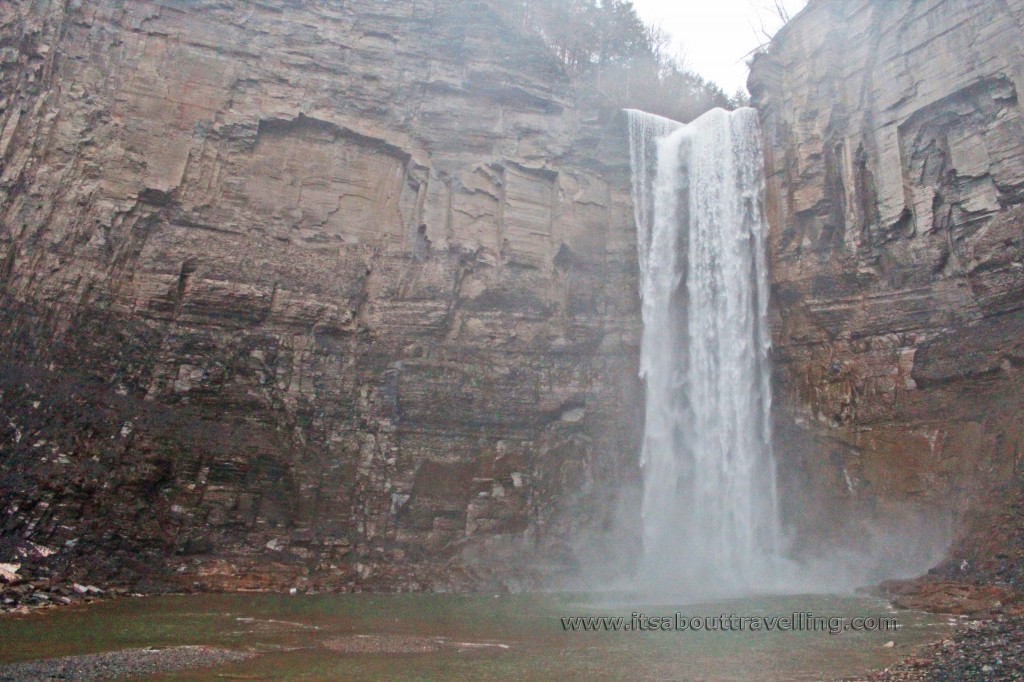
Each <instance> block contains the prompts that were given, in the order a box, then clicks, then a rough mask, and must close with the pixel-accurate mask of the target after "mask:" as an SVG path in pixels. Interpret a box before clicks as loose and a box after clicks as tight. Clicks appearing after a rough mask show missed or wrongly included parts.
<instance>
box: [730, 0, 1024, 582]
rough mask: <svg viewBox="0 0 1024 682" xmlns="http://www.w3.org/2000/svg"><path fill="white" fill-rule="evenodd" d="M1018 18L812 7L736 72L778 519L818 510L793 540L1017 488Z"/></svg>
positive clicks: (1023, 207)
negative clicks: (758, 219)
mask: <svg viewBox="0 0 1024 682" xmlns="http://www.w3.org/2000/svg"><path fill="white" fill-rule="evenodd" d="M1022 26H1024V5H1022V4H1021V3H1019V2H998V3H991V2H980V1H971V0H929V1H927V2H910V1H905V2H904V1H898V2H881V1H878V2H872V1H868V2H865V1H861V0H856V1H855V0H834V1H831V2H824V1H819V2H811V4H810V6H809V7H808V8H807V9H806V10H805V11H804V12H803V13H801V14H800V15H799V16H798V17H797V18H796V19H794V21H792V22H791V24H790V25H789V26H787V27H786V28H785V29H784V30H783V31H782V32H781V33H780V35H779V36H778V37H777V38H776V40H775V41H774V42H773V44H772V46H771V49H770V50H769V52H768V53H767V54H765V55H761V56H760V57H758V58H757V60H756V62H755V64H754V67H753V72H752V76H751V81H750V86H751V90H752V92H753V95H754V101H755V105H756V106H757V107H759V108H760V110H761V111H762V113H763V120H764V128H765V135H766V143H767V144H766V146H767V148H768V152H769V153H768V159H767V164H768V170H769V175H770V177H769V200H770V203H771V204H772V205H771V222H772V226H773V234H772V240H771V250H772V253H771V263H772V278H773V287H774V291H773V293H774V300H775V303H776V313H777V315H776V319H775V328H774V339H775V351H776V355H775V360H776V366H777V370H778V381H777V388H778V393H779V394H780V395H779V399H780V402H781V403H782V405H783V408H782V409H781V410H780V414H779V420H778V421H779V436H780V438H779V440H780V444H779V446H778V453H779V455H780V457H781V458H782V459H783V466H784V467H785V468H786V469H787V471H789V472H790V473H791V474H792V475H791V476H790V477H789V480H790V481H793V482H796V483H798V484H799V485H794V486H793V492H792V497H791V498H790V499H791V500H795V501H796V502H797V504H793V505H792V509H793V510H795V509H796V508H797V507H798V505H799V504H800V503H804V504H807V503H813V506H814V508H817V509H819V510H822V513H821V514H818V515H816V518H815V519H813V520H811V519H808V518H806V517H804V518H794V521H795V523H797V524H798V525H802V526H803V527H804V528H805V529H806V530H811V531H822V532H824V531H825V530H827V529H832V528H835V527H837V526H838V525H841V524H842V523H843V519H844V517H847V516H850V515H852V514H854V513H857V512H862V513H867V515H869V516H874V518H876V519H879V520H880V522H881V523H883V524H884V523H886V522H890V521H892V519H893V518H895V516H896V515H897V514H898V513H899V510H903V511H904V512H905V511H906V510H907V509H908V508H911V507H915V506H916V507H917V508H918V511H919V512H920V513H922V514H923V515H924V516H925V517H928V516H932V515H934V510H936V509H943V508H944V509H952V510H953V511H955V512H956V513H958V514H959V513H963V512H964V511H965V510H967V509H968V508H970V507H971V506H972V504H973V503H975V502H978V501H979V499H980V498H982V497H984V496H986V495H989V494H990V493H992V492H993V491H997V492H998V493H999V494H1000V495H1004V494H1005V495H1009V496H1010V498H1011V499H1012V498H1013V497H1014V495H1015V494H1016V493H1015V492H1014V490H1015V488H1016V486H1018V485H1019V483H1020V478H1021V453H1022V452H1024V421H1022V420H1021V414H1022V413H1024V374H1022V371H1021V359H1022V345H1021V344H1022V343H1024V203H1022V200H1024V118H1022V116H1021V110H1020V102H1019V98H1020V93H1021V88H1022V86H1024V80H1022V79H1024V52H1022V51H1021V45H1022V44H1024V29H1022ZM800 490H802V491H812V492H810V493H807V492H804V493H799V492H798V491H800ZM908 503H909V505H910V507H908ZM1011 525H1012V524H1011ZM812 537H813V534H812ZM1010 542H1013V540H1012V538H1007V539H1006V543H1010ZM1006 543H1004V544H1006ZM969 544H970V543H969V542H968V543H967V544H965V543H964V542H963V541H962V542H960V543H958V545H957V546H956V547H955V548H954V554H955V555H956V554H958V553H959V556H952V557H951V561H952V562H953V563H955V565H956V566H957V569H956V570H960V569H959V566H960V565H961V562H962V559H963V556H966V555H967V554H969V553H970V549H969V547H968V545H969ZM968 564H969V566H970V567H968V566H967V565H968ZM974 565H975V563H974V562H973V557H972V561H971V562H964V571H970V570H973V567H974Z"/></svg>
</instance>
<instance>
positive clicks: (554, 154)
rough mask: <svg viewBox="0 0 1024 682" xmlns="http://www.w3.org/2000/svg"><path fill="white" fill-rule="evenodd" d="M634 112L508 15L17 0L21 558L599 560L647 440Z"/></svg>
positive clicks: (136, 574)
mask: <svg viewBox="0 0 1024 682" xmlns="http://www.w3.org/2000/svg"><path fill="white" fill-rule="evenodd" d="M616 116H617V115H616V114H614V113H610V112H601V111H596V112H595V111H592V110H589V109H587V108H586V107H580V106H577V105H576V103H575V102H574V101H573V98H572V95H571V92H570V85H569V83H568V81H567V79H566V78H565V76H564V75H563V74H562V73H561V71H560V70H559V68H558V66H557V64H555V63H554V62H553V61H552V60H551V59H550V58H549V57H548V56H547V53H546V52H545V50H544V49H543V47H542V46H540V45H534V44H531V43H530V42H529V41H528V40H524V39H523V38H522V37H521V36H516V35H515V34H514V33H513V32H512V31H510V30H508V29H507V27H505V26H503V25H502V23H501V21H500V20H499V19H498V18H497V17H496V16H495V15H494V14H493V13H491V12H490V11H489V10H487V9H486V8H485V7H484V6H483V5H481V4H480V3H474V2H461V1H460V2H449V1H447V0H444V1H440V0H438V1H432V0H428V1H427V2H387V3H381V2H370V1H363V0H357V1H355V2H345V3H337V2H327V1H323V2H318V1H313V2H306V3H295V2H290V1H287V0H268V1H266V2H259V3H249V2H205V1H202V0H197V1H195V2H187V3H186V2H170V1H165V0H152V1H140V2H135V1H133V2H123V1H122V0H87V1H84V2H77V1H74V2H57V1H49V2H48V1H41V2H32V3H3V4H2V5H0V221H2V222H0V296H2V310H0V405H2V409H3V413H4V418H3V420H2V421H0V500H2V503H0V534H2V536H3V537H5V538H8V539H10V540H11V542H14V541H16V542H18V543H25V542H29V543H34V545H37V546H41V547H46V548H50V549H54V550H58V551H57V553H56V554H54V555H52V556H50V557H48V558H46V560H45V562H46V563H47V564H48V565H49V566H51V567H53V568H54V569H55V570H56V571H57V573H58V574H60V575H64V574H66V575H68V576H71V577H73V576H76V575H79V574H85V575H87V576H88V577H89V578H88V579H89V580H91V581H93V582H95V581H99V580H102V579H107V580H114V581H116V580H123V581H127V582H132V583H137V582H139V581H140V580H142V581H150V582H151V583H152V582H156V583H160V584H166V583H167V582H168V581H169V580H170V581H173V583H174V584H177V585H179V586H196V585H198V586H200V587H207V588H283V587H290V586H293V585H297V586H300V587H303V586H305V587H309V588H331V589H355V588H361V587H364V586H365V587H373V588H378V589H391V588H395V589H398V588H401V589H425V588H448V587H466V586H472V585H476V584H480V583H481V582H487V581H488V580H491V579H492V576H497V577H498V578H500V579H501V580H502V581H504V582H506V583H508V582H517V581H518V582H530V581H534V580H538V579H540V578H542V577H544V575H542V574H543V573H544V572H545V571H547V572H548V573H558V572H565V571H567V570H572V569H573V565H572V562H573V561H575V560H576V556H577V554H576V548H575V547H574V546H572V545H571V544H570V538H573V539H575V540H574V541H579V540H580V539H581V538H586V537H588V535H591V534H592V531H598V530H600V531H602V533H605V534H607V531H608V529H609V528H610V527H611V525H612V524H613V522H614V514H613V512H614V510H615V509H616V508H617V506H618V504H619V500H617V498H616V497H615V495H616V493H618V494H619V495H625V496H628V495H631V494H635V493H634V492H631V491H635V488H634V487H631V486H630V484H629V483H630V481H635V479H636V471H635V467H636V464H635V462H636V453H637V452H638V448H639V437H640V432H639V431H640V429H641V428H642V426H641V425H642V419H641V418H640V415H639V412H640V410H642V407H641V405H642V400H641V399H640V396H641V386H640V384H639V381H638V380H637V379H636V367H635V365H636V358H637V340H638V335H639V324H640V322H639V312H638V300H637V293H636V292H637V285H636V272H635V269H636V264H635V260H636V256H635V253H636V246H635V233H634V227H633V220H632V211H631V207H630V206H631V204H630V198H629V189H628V188H629V177H628V173H629V170H628V154H627V151H626V147H625V145H626V140H625V125H624V123H623V121H622V120H621V119H618V118H616ZM608 159H611V160H612V161H611V162H609V161H608ZM610 483H614V485H609V484H610ZM570 531H572V532H571V533H570ZM611 537H614V533H612V534H611ZM619 550H620V551H621V550H622V546H621V545H619ZM626 554H628V552H626ZM535 555H542V556H544V557H545V558H546V561H547V563H546V564H543V565H542V564H541V563H540V562H537V561H536V560H535V559H532V561H533V563H534V564H535V565H540V566H542V568H540V569H537V570H534V571H532V572H530V571H526V570H525V568H524V567H525V566H527V565H528V564H529V563H530V562H531V559H530V557H531V556H535ZM0 560H3V558H2V557H0ZM169 576H173V577H169Z"/></svg>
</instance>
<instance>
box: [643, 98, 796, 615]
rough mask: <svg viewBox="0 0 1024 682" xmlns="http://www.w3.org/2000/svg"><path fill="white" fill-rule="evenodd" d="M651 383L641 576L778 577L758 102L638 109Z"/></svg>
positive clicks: (700, 580)
mask: <svg viewBox="0 0 1024 682" xmlns="http://www.w3.org/2000/svg"><path fill="white" fill-rule="evenodd" d="M628 114H629V126H630V143H631V161H632V170H633V199H634V202H633V203H634V206H635V211H636V222H637V230H638V246H639V256H640V278H641V289H642V291H641V294H642V297H643V325H644V332H643V344H642V349H641V360H640V368H641V369H640V371H641V376H642V377H643V378H644V380H645V382H646V391H647V404H646V424H645V428H644V443H643V453H642V458H641V465H642V467H643V473H644V498H643V510H642V513H643V545H644V556H643V562H642V567H641V574H640V578H641V581H640V582H641V586H642V587H645V588H650V589H657V590H664V591H671V592H677V593H700V594H701V595H709V594H715V595H729V594H741V593H746V592H752V591H757V590H759V589H768V588H770V587H771V585H772V584H773V583H774V579H773V578H774V575H773V574H774V573H775V572H776V569H775V568H774V567H775V565H776V559H777V557H778V555H779V544H780V531H779V521H778V510H777V506H778V505H777V500H776V493H775V464H774V459H773V457H772V451H771V427H770V421H769V412H770V408H771V389H770V381H769V365H768V351H769V346H770V339H769V331H768V327H767V320H766V317H767V304H768V280H767V268H766V263H765V243H764V240H765V233H766V225H765V220H764V216H763V198H764V171H763V160H762V151H761V142H760V130H759V126H758V118H757V112H756V111H754V110H753V109H739V110H736V111H733V112H726V111H723V110H721V109H715V110H713V111H710V112H708V113H706V114H704V115H703V116H701V117H700V118H698V119H697V120H696V121H694V122H693V123H690V124H688V125H682V124H680V123H676V122H675V121H670V120H668V119H665V118H661V117H659V116H654V115H652V114H646V113H643V112H640V111H632V110H631V111H629V112H628Z"/></svg>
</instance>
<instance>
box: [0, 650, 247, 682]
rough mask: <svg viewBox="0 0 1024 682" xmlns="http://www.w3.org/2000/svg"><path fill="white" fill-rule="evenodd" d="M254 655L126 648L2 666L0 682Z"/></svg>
mask: <svg viewBox="0 0 1024 682" xmlns="http://www.w3.org/2000/svg"><path fill="white" fill-rule="evenodd" d="M255 655H256V654H255V653H253V652H249V651H232V650H229V649H219V648H214V647H206V646H180V647H173V648H169V649H126V650H123V651H110V652H105V653H102V654H90V655H87V656H65V657H62V658H49V659H45V660H40V661H28V662H24V663H12V664H10V665H0V682H7V681H8V680H10V681H11V682H48V681H49V680H54V679H58V680H76V682H92V681H94V680H112V679H122V678H127V677H138V676H141V675H156V674H160V673H171V672H177V671H180V670H187V669H189V668H200V667H208V666H215V665H221V664H224V663H234V662H237V661H244V660H246V659H247V658H252V657H253V656H255Z"/></svg>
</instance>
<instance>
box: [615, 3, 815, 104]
mask: <svg viewBox="0 0 1024 682" xmlns="http://www.w3.org/2000/svg"><path fill="white" fill-rule="evenodd" d="M779 2H780V4H782V5H783V6H785V8H786V10H787V11H788V12H789V15H790V16H791V17H792V16H794V15H795V14H796V13H797V12H798V11H799V10H801V9H802V8H803V6H804V5H806V4H807V0H779ZM633 6H634V7H635V8H636V11H637V13H638V14H639V15H640V17H641V18H642V19H643V20H644V21H645V22H647V23H658V24H660V25H661V27H662V28H663V29H665V31H667V32H668V33H669V34H671V35H672V37H673V38H674V39H675V40H674V48H675V49H676V50H679V51H680V52H681V53H682V54H683V56H684V57H685V63H686V66H687V67H688V68H689V69H690V70H692V71H696V72H697V73H699V74H700V75H702V76H704V78H706V79H708V80H710V81H714V82H715V83H718V85H720V86H721V88H722V89H723V90H725V93H726V94H727V95H731V94H733V93H734V92H736V90H737V89H738V88H743V89H744V91H746V83H747V65H746V63H745V62H746V59H745V58H744V55H746V54H747V53H749V52H750V51H751V50H753V49H754V48H756V47H757V46H758V44H759V43H761V42H763V41H764V40H765V38H764V36H763V34H762V29H761V27H762V24H763V25H764V29H765V30H766V31H767V32H768V33H769V34H772V33H774V32H775V31H776V30H777V29H778V28H779V27H780V26H781V22H780V21H779V19H778V16H777V15H776V13H775V12H774V7H775V2H774V0H633Z"/></svg>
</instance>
